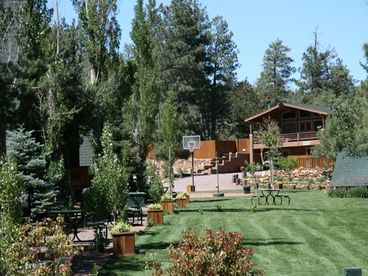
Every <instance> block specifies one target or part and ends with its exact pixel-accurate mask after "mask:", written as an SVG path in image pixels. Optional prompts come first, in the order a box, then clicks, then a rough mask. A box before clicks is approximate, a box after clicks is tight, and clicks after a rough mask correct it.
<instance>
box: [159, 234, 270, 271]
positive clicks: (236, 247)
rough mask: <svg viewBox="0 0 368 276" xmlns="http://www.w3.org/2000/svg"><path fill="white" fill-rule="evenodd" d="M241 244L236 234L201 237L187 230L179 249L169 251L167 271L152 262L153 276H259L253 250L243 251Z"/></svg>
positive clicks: (239, 235) (241, 241) (248, 248)
mask: <svg viewBox="0 0 368 276" xmlns="http://www.w3.org/2000/svg"><path fill="white" fill-rule="evenodd" d="M243 240H244V239H243V237H242V236H241V234H240V233H237V232H225V231H224V230H219V231H218V232H216V233H214V232H213V231H212V230H211V229H206V230H205V234H204V237H200V236H198V235H197V233H196V232H195V231H194V230H193V229H188V230H187V231H185V233H184V239H183V241H182V242H181V243H179V246H178V247H174V246H173V245H170V247H169V255H170V267H169V268H167V269H163V268H162V267H161V266H160V265H159V264H158V263H157V262H153V263H152V268H153V271H154V272H153V275H262V274H263V272H262V271H260V270H257V269H255V268H254V266H255V265H254V263H253V262H252V256H253V250H252V248H250V247H247V248H245V247H243V245H242V243H243Z"/></svg>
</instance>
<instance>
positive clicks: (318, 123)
mask: <svg viewBox="0 0 368 276" xmlns="http://www.w3.org/2000/svg"><path fill="white" fill-rule="evenodd" d="M322 127H323V124H322V120H318V121H314V122H313V129H314V131H318V130H320V129H321V128H322Z"/></svg>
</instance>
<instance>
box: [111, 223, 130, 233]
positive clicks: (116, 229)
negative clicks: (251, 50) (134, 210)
mask: <svg viewBox="0 0 368 276" xmlns="http://www.w3.org/2000/svg"><path fill="white" fill-rule="evenodd" d="M131 231H132V226H131V225H130V224H129V223H126V222H125V221H116V222H115V224H114V226H113V227H111V230H110V232H111V234H117V233H123V232H131Z"/></svg>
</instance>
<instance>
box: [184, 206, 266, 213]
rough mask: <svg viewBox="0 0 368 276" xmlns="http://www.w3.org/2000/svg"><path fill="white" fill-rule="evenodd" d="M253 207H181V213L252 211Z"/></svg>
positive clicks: (257, 210) (263, 210)
mask: <svg viewBox="0 0 368 276" xmlns="http://www.w3.org/2000/svg"><path fill="white" fill-rule="evenodd" d="M270 210H271V208H257V209H256V212H267V211H270ZM251 211H252V210H251V208H223V207H221V208H216V207H213V208H198V209H194V208H193V209H180V210H179V213H191V212H193V213H200V212H213V213H244V212H251Z"/></svg>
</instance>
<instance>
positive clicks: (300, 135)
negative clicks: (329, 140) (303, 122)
mask: <svg viewBox="0 0 368 276" xmlns="http://www.w3.org/2000/svg"><path fill="white" fill-rule="evenodd" d="M280 136H281V140H282V142H284V143H287V142H299V141H306V140H317V139H319V137H318V131H308V132H297V133H282V134H280ZM253 143H254V144H260V142H259V140H258V139H257V137H254V139H253Z"/></svg>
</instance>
